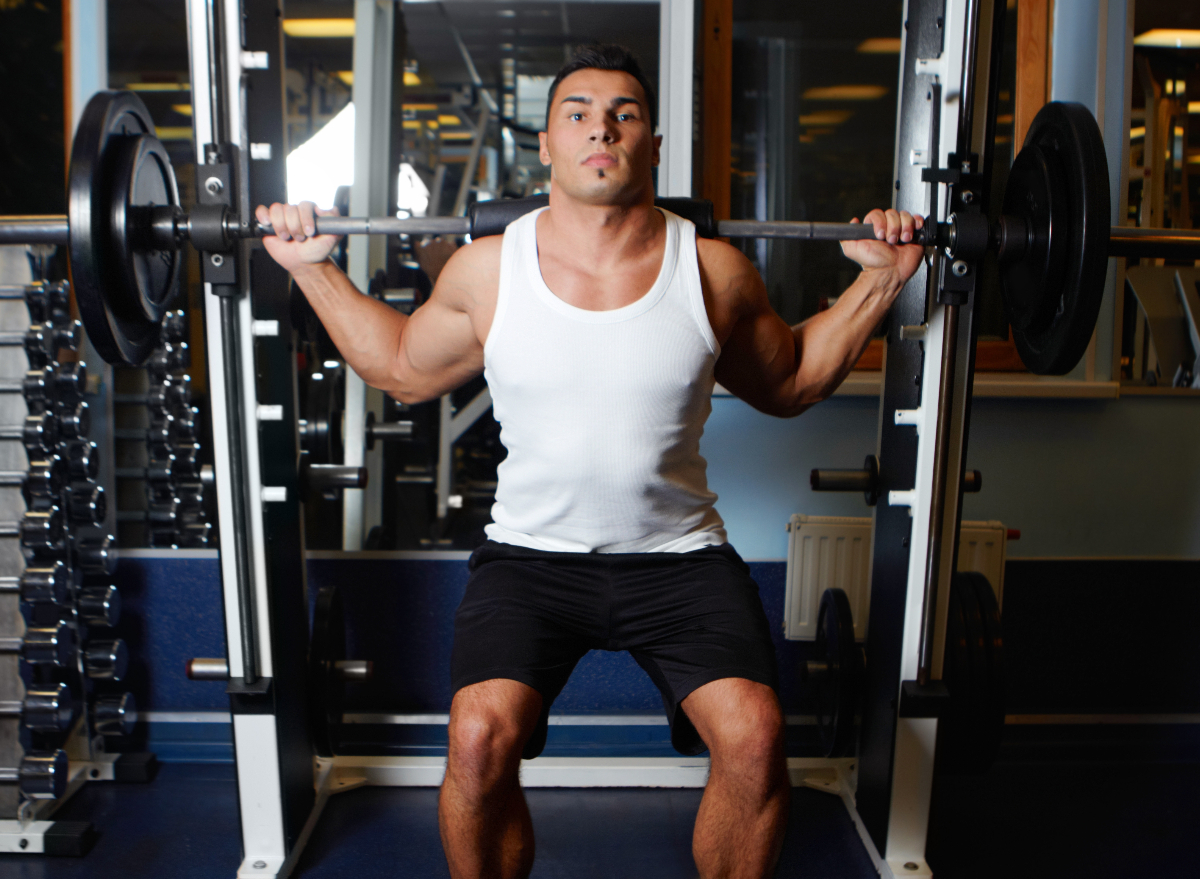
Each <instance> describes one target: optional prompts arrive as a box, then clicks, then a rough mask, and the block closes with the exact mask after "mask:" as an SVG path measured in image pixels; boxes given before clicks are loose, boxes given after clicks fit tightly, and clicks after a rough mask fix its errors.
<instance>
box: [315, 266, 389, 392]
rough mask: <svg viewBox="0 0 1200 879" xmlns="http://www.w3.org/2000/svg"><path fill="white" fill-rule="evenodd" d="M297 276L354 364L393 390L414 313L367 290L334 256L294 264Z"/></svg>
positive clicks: (370, 378) (366, 377)
mask: <svg viewBox="0 0 1200 879" xmlns="http://www.w3.org/2000/svg"><path fill="white" fill-rule="evenodd" d="M292 277H293V278H294V279H295V281H296V284H297V285H298V286H299V287H300V289H301V290H303V291H304V295H305V297H307V299H308V301H309V303H310V304H311V305H312V307H313V310H314V311H315V312H316V313H317V317H318V318H319V319H320V321H321V323H322V324H323V325H324V327H325V330H326V331H327V332H328V333H329V337H330V338H331V339H332V340H333V344H334V345H336V346H337V349H338V351H340V352H341V354H342V356H343V357H344V358H346V363H348V364H349V365H350V368H351V369H353V370H354V371H355V372H356V373H358V375H359V376H361V377H362V379H363V381H365V382H366V383H367V384H369V385H371V386H372V387H377V388H381V389H382V390H385V391H387V390H390V389H391V387H392V386H393V385H394V384H395V379H396V367H397V360H398V357H397V355H398V352H399V349H400V335H401V333H402V332H403V330H404V325H405V323H406V322H407V320H408V318H407V317H406V316H405V315H403V314H401V313H400V312H398V311H396V310H395V309H393V308H389V307H388V306H386V305H384V304H383V303H382V302H379V301H377V300H375V299H372V298H371V297H369V296H366V295H364V294H363V293H362V292H360V291H359V289H358V288H357V287H355V286H354V284H352V283H351V282H350V279H349V278H347V277H346V275H345V274H344V273H343V272H342V271H341V269H339V268H338V267H337V266H336V265H334V264H333V262H331V261H330V260H325V261H324V262H320V263H315V264H312V265H307V266H303V267H301V268H297V269H294V270H293V271H292Z"/></svg>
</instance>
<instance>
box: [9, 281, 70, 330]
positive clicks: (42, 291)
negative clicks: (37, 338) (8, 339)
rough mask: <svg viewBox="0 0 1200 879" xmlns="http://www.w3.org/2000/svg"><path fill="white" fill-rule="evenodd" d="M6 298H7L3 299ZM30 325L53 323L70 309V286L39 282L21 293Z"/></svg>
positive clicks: (28, 285)
mask: <svg viewBox="0 0 1200 879" xmlns="http://www.w3.org/2000/svg"><path fill="white" fill-rule="evenodd" d="M5 298H8V297H5ZM21 298H23V299H24V300H25V307H26V308H27V309H29V320H30V322H31V323H35V324H44V323H55V322H56V321H57V319H59V318H62V317H65V316H66V314H67V312H68V311H70V308H71V285H70V284H68V283H67V282H66V281H39V282H37V283H34V284H26V285H25V287H24V288H23V289H22V291H21Z"/></svg>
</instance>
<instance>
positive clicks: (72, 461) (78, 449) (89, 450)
mask: <svg viewBox="0 0 1200 879" xmlns="http://www.w3.org/2000/svg"><path fill="white" fill-rule="evenodd" d="M62 458H63V461H64V463H65V465H66V470H67V476H68V477H70V479H71V480H72V481H87V480H89V479H95V478H96V474H98V473H99V472H100V455H99V453H98V451H97V449H96V444H95V443H94V442H91V441H90V440H74V441H73V442H69V443H64V444H63V448H62Z"/></svg>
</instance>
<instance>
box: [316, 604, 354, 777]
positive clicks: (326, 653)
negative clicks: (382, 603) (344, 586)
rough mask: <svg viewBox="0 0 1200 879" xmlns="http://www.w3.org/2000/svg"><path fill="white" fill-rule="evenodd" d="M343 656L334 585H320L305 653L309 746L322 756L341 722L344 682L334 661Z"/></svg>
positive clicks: (341, 617) (341, 614) (330, 751)
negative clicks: (309, 638)
mask: <svg viewBox="0 0 1200 879" xmlns="http://www.w3.org/2000/svg"><path fill="white" fill-rule="evenodd" d="M345 658H346V613H345V609H344V607H343V605H342V594H341V592H340V591H339V590H338V588H337V587H336V586H323V587H321V590H320V591H319V592H318V593H317V601H316V607H315V608H314V610H313V630H312V643H311V645H310V647H309V654H308V678H309V686H310V691H309V717H310V724H309V725H310V727H311V729H312V736H313V745H314V746H315V747H316V750H317V753H318V754H320V755H321V756H322V757H332V756H333V755H334V753H335V748H336V745H337V729H338V727H339V726H340V725H341V723H342V696H343V693H344V690H345V684H344V682H343V681H342V679H341V677H340V676H339V675H338V672H337V668H336V663H337V662H338V661H339V660H342V659H345Z"/></svg>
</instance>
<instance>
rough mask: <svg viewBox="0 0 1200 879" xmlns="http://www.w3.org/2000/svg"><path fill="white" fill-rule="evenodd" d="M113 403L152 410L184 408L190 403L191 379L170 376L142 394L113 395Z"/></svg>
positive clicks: (187, 376)
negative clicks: (147, 407) (139, 406)
mask: <svg viewBox="0 0 1200 879" xmlns="http://www.w3.org/2000/svg"><path fill="white" fill-rule="evenodd" d="M112 399H113V403H117V404H122V403H123V404H126V405H142V406H149V407H151V408H154V409H177V408H180V407H184V408H186V407H187V406H188V405H190V404H191V402H192V377H191V376H189V375H170V376H167V377H166V378H165V379H163V380H162V381H160V382H155V383H154V385H153V386H152V387H151V388H150V390H148V391H147V392H146V393H144V394H113V398H112Z"/></svg>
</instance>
